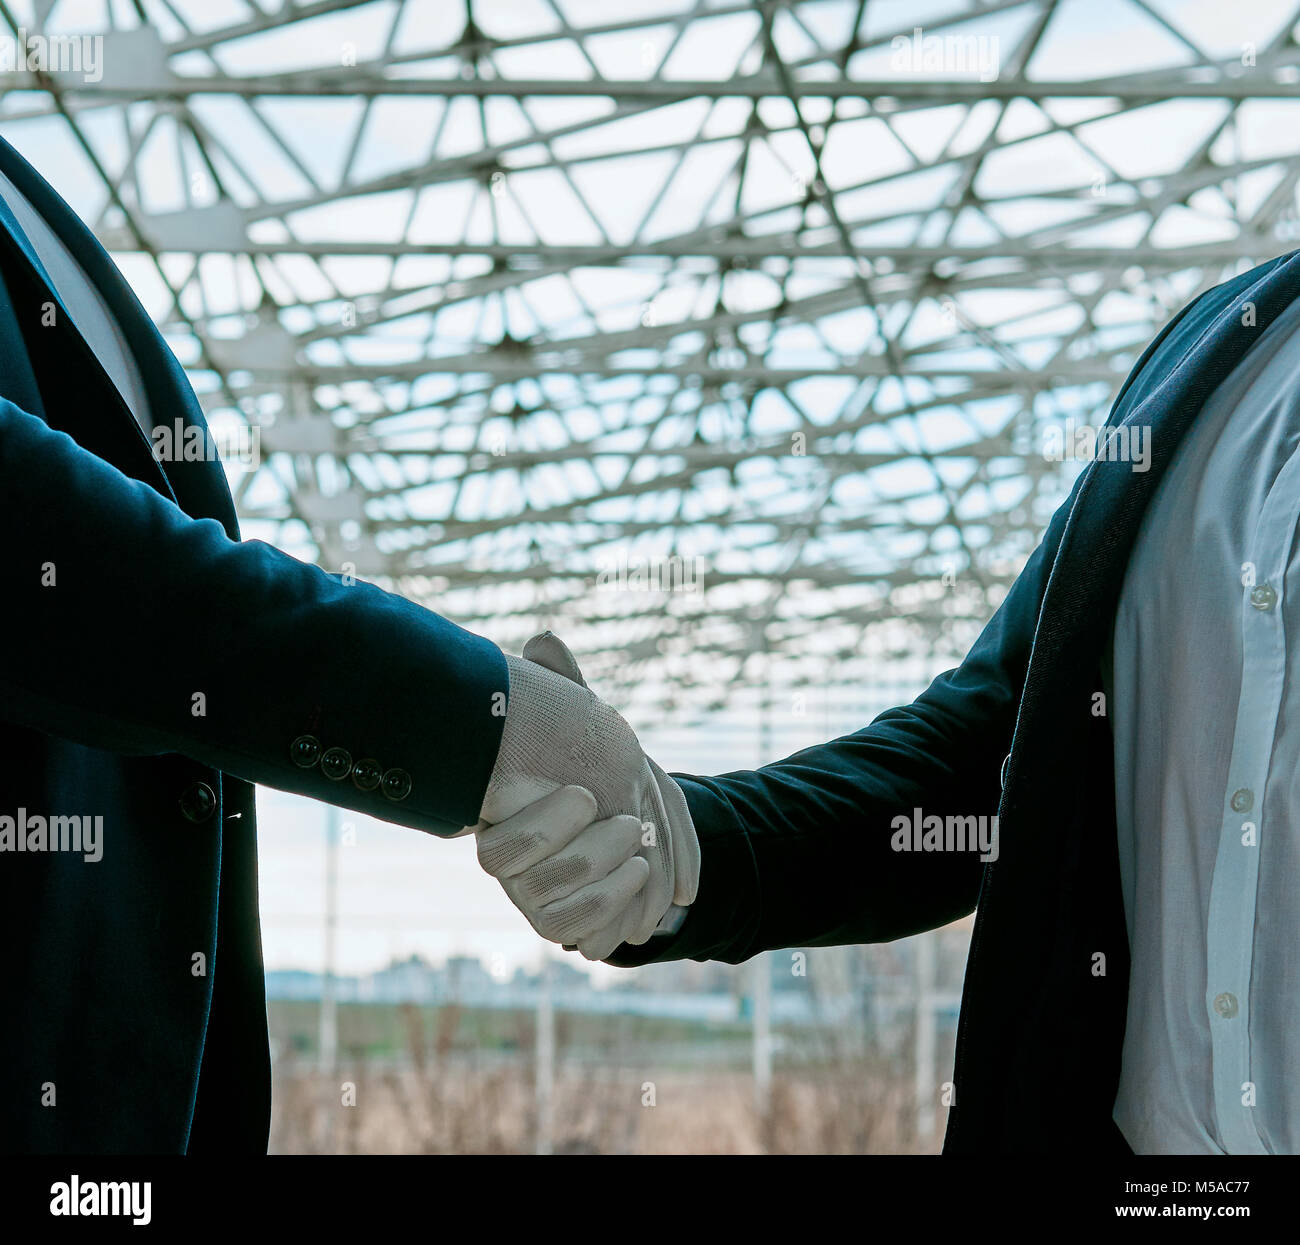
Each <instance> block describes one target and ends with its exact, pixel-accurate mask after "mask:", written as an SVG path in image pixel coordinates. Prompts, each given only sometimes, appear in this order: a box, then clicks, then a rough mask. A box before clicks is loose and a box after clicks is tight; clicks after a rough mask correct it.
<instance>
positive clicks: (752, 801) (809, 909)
mask: <svg viewBox="0 0 1300 1245" xmlns="http://www.w3.org/2000/svg"><path fill="white" fill-rule="evenodd" d="M1082 480H1083V476H1082V475H1081V476H1080V477H1079V479H1078V480H1077V481H1076V482H1075V486H1074V489H1073V490H1072V491H1071V494H1070V496H1069V498H1068V499H1067V500H1066V501H1065V503H1064V504H1062V505H1061V506H1060V507H1059V508H1058V510H1057V511H1056V514H1055V515H1054V516H1053V518H1052V521H1051V523H1050V524H1049V526H1048V530H1047V533H1046V535H1045V537H1044V539H1043V541H1042V543H1041V544H1040V545H1039V546H1038V548H1037V549H1036V550H1035V551H1034V553H1033V554H1032V555H1031V557H1030V558H1029V561H1028V563H1027V564H1026V566H1025V568H1024V570H1023V571H1022V572H1021V573H1020V575H1019V576H1018V577H1017V579H1016V581H1015V583H1014V584H1013V585H1012V587H1011V590H1010V592H1009V593H1008V594H1007V597H1006V599H1005V600H1004V601H1003V602H1002V605H1001V607H1000V608H999V609H998V611H997V613H996V614H995V615H994V616H993V618H992V620H991V621H990V622H989V624H988V626H987V627H985V629H984V631H983V632H982V633H981V635H980V637H979V639H978V640H977V641H976V642H975V644H974V646H973V647H972V648H971V651H970V653H969V654H968V655H967V657H966V659H965V661H963V662H962V664H961V665H960V666H959V667H957V669H955V670H949V671H947V672H946V673H944V674H941V675H940V676H939V677H938V678H937V679H935V680H934V682H933V683H931V684H930V686H929V687H928V688H927V689H926V691H925V692H923V693H922V694H921V695H920V696H919V697H918V698H917V699H916V700H915V701H914V702H913V703H912V704H910V705H906V706H903V707H901V708H897V709H890V710H888V711H887V712H885V713H882V714H881V715H880V716H879V717H878V718H876V720H875V721H874V722H872V723H871V725H870V726H867V727H865V728H864V729H862V730H860V731H855V732H854V733H853V734H851V735H845V736H843V737H842V738H840V739H835V740H832V741H831V742H830V743H825V744H819V745H818V746H816V747H813V748H806V749H804V750H803V751H801V752H796V753H795V754H794V755H793V756H790V757H787V758H786V759H785V760H783V761H777V762H776V763H775V764H772V765H765V766H763V767H762V768H761V769H758V770H753V771H744V772H737V773H732V774H723V775H720V776H718V777H714V778H708V777H699V776H692V775H685V774H676V775H674V777H675V778H676V779H677V780H678V782H680V783H681V786H682V790H683V791H684V792H685V793H686V801H687V804H688V805H689V806H690V810H691V816H692V818H693V819H694V821H695V827H696V830H697V832H698V834H699V836H700V850H701V857H702V859H701V868H700V888H699V894H698V897H697V898H696V901H695V903H694V904H693V905H692V906H691V908H690V910H689V912H688V913H687V916H686V919H685V921H684V922H683V923H682V925H681V927H680V928H679V929H678V931H677V932H676V933H675V934H673V935H669V936H665V935H657V936H655V937H653V938H651V940H650V941H649V942H647V943H645V944H644V945H642V946H639V947H633V946H629V945H627V944H624V945H623V946H622V947H620V948H619V949H618V951H616V952H615V954H614V955H612V956H611V957H610V959H609V962H610V963H611V964H617V965H625V966H631V965H636V964H644V963H648V962H651V961H654V960H667V959H683V958H691V959H699V960H704V959H713V960H725V961H728V962H730V963H739V962H740V961H742V960H745V959H747V958H749V957H750V956H752V955H755V954H757V953H758V952H760V951H765V950H770V949H772V948H775V947H814V946H834V945H838V944H845V943H862V942H884V941H888V940H891V939H894V938H903V937H906V936H908V935H910V934H915V933H919V932H920V931H922V930H926V929H933V928H936V927H937V926H940V925H943V924H946V923H947V922H949V921H952V920H955V919H957V918H958V917H961V916H964V915H966V914H967V913H969V912H971V911H972V910H973V909H974V907H975V901H976V898H977V897H978V894H979V886H980V878H981V874H982V870H983V864H982V862H981V861H980V859H979V854H978V853H975V852H970V853H960V852H895V851H893V850H892V849H891V846H890V840H891V837H892V835H893V827H892V824H891V823H892V820H893V818H894V817H896V816H898V815H906V816H909V817H910V816H911V814H912V810H913V809H914V808H920V809H921V810H922V812H923V814H925V815H929V814H932V813H933V814H938V815H940V816H947V815H949V814H951V815H954V816H963V817H968V816H976V817H978V816H981V815H984V816H989V817H992V816H994V815H995V814H996V813H997V811H998V801H999V796H1000V793H1001V781H1000V777H1001V766H1002V760H1003V758H1004V757H1005V756H1006V755H1007V753H1008V752H1009V751H1010V748H1011V737H1012V733H1013V731H1014V729H1015V718H1016V711H1017V707H1018V705H1019V702H1020V692H1021V689H1022V687H1023V685H1024V678H1025V670H1026V667H1027V665H1028V662H1029V651H1030V648H1031V646H1032V643H1033V638H1034V629H1035V627H1036V625H1037V621H1038V613H1039V606H1040V603H1041V601H1042V597H1043V591H1044V589H1045V587H1046V583H1047V576H1048V575H1049V573H1050V571H1051V566H1052V562H1053V559H1054V557H1055V554H1056V549H1057V546H1058V545H1059V543H1060V540H1061V533H1062V532H1063V530H1064V528H1065V523H1066V520H1067V518H1068V515H1069V512H1070V508H1071V506H1072V505H1073V504H1074V499H1075V496H1076V495H1077V492H1078V489H1079V487H1080V485H1081V483H1082Z"/></svg>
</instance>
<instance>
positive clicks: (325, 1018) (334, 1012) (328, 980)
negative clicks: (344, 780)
mask: <svg viewBox="0 0 1300 1245" xmlns="http://www.w3.org/2000/svg"><path fill="white" fill-rule="evenodd" d="M339 817H340V813H339V810H338V808H336V807H335V806H334V805H332V804H331V805H329V806H328V807H327V808H326V813H325V963H324V971H323V972H322V973H321V988H320V1034H319V1037H318V1042H317V1044H318V1046H319V1047H320V1075H321V1082H322V1085H323V1088H324V1095H325V1114H324V1121H323V1146H324V1148H325V1149H326V1150H328V1151H332V1150H333V1149H334V1138H335V1135H336V1134H335V1128H334V1125H335V1121H336V1120H337V1117H338V1110H339V1098H338V1095H339V1086H338V1066H339V1064H338V1052H339V1021H338V998H337V989H336V972H337V961H336V941H337V932H338V875H339Z"/></svg>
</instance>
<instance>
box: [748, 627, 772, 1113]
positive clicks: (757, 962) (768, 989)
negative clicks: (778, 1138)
mask: <svg viewBox="0 0 1300 1245" xmlns="http://www.w3.org/2000/svg"><path fill="white" fill-rule="evenodd" d="M761 670H762V681H761V683H760V685H759V688H758V696H759V712H758V764H759V765H762V764H764V762H766V761H768V760H770V759H771V752H772V685H771V678H772V671H771V660H770V658H769V657H768V656H767V654H766V653H764V656H763V664H762V666H761ZM750 974H751V975H750V982H751V986H750V989H751V997H752V999H753V1004H754V1016H753V1042H754V1048H753V1064H754V1111H755V1113H756V1114H757V1116H758V1123H759V1129H760V1135H761V1136H762V1137H764V1138H766V1137H767V1127H768V1120H769V1117H770V1114H771V1110H772V965H771V962H770V959H769V957H768V955H767V953H766V952H762V953H760V954H759V955H756V956H755V957H754V959H753V960H752V961H751V963H750Z"/></svg>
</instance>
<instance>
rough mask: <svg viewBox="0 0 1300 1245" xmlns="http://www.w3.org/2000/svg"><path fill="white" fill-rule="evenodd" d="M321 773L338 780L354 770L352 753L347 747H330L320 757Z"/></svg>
mask: <svg viewBox="0 0 1300 1245" xmlns="http://www.w3.org/2000/svg"><path fill="white" fill-rule="evenodd" d="M320 769H321V773H322V774H324V775H325V777H326V778H329V779H332V780H333V781H334V782H338V781H339V780H340V779H342V778H346V777H347V776H348V775H349V774H350V773H351V772H352V754H351V753H350V752H349V751H348V750H347V749H346V748H330V749H328V750H327V751H326V752H325V754H324V755H323V756H322V757H321V759H320Z"/></svg>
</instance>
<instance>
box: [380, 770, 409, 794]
mask: <svg viewBox="0 0 1300 1245" xmlns="http://www.w3.org/2000/svg"><path fill="white" fill-rule="evenodd" d="M410 794H411V776H410V774H408V773H407V772H406V771H405V770H404V769H390V770H388V771H387V772H386V773H385V774H384V795H385V796H387V797H388V798H389V799H390V800H404V799H406V797H407V796H408V795H410Z"/></svg>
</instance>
